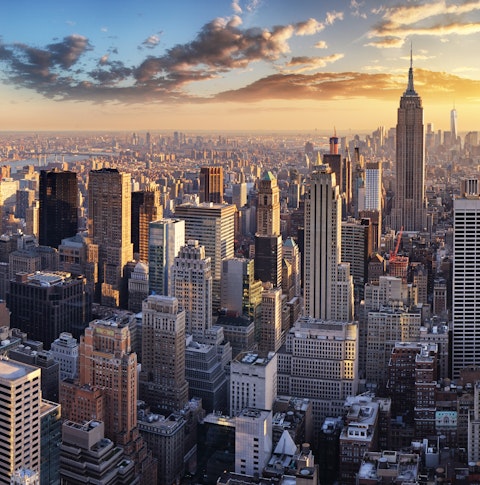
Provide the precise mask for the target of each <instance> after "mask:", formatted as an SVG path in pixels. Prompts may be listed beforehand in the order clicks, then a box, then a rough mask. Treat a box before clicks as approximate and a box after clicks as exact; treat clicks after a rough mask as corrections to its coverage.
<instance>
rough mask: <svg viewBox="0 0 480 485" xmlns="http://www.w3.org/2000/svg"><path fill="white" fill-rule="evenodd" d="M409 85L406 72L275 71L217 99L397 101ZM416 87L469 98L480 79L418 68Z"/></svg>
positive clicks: (425, 93)
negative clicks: (292, 72) (280, 72)
mask: <svg viewBox="0 0 480 485" xmlns="http://www.w3.org/2000/svg"><path fill="white" fill-rule="evenodd" d="M406 86H407V76H406V73H405V75H403V76H397V75H391V74H385V73H380V74H377V73H360V72H342V73H327V72H321V73H315V74H310V75H308V74H298V73H296V74H275V75H272V76H268V77H265V78H263V79H259V80H258V81H256V82H254V83H252V84H250V85H249V86H246V87H244V88H240V89H237V90H231V91H225V92H223V93H220V94H218V95H217V96H216V97H215V99H216V100H217V101H223V102H224V101H230V102H242V103H247V102H259V101H263V100H274V99H277V100H285V99H297V100H320V101H322V100H323V101H327V100H335V99H358V98H368V99H372V100H383V101H392V102H397V101H398V99H399V97H400V96H401V95H402V93H403V92H404V91H405V88H406ZM415 88H416V91H417V92H418V93H420V95H421V96H422V98H424V99H428V100H429V101H430V102H433V101H436V102H442V101H444V100H445V95H446V94H448V95H456V94H457V95H458V93H462V97H465V98H469V97H471V98H475V97H476V98H478V92H479V91H480V81H477V80H470V79H466V78H462V77H459V76H455V75H452V74H447V73H444V72H432V71H427V70H422V69H415ZM456 99H458V96H457V98H456Z"/></svg>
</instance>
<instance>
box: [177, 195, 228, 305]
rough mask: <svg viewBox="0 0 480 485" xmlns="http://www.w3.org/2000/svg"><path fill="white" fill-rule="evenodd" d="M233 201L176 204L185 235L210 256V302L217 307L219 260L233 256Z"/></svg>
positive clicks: (219, 276) (220, 275) (220, 264)
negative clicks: (225, 202) (211, 281)
mask: <svg viewBox="0 0 480 485" xmlns="http://www.w3.org/2000/svg"><path fill="white" fill-rule="evenodd" d="M235 211H236V208H235V206H234V205H229V204H215V203H212V202H205V203H202V204H192V203H187V204H181V205H179V206H177V207H176V208H175V216H176V217H178V218H179V219H183V220H184V221H185V237H186V239H187V240H188V239H196V240H198V242H199V243H200V244H201V245H202V246H204V247H205V256H207V257H210V258H211V260H212V277H213V291H212V305H213V309H214V310H216V309H217V308H219V307H220V282H221V278H222V260H223V259H224V258H232V257H233V256H234V239H235Z"/></svg>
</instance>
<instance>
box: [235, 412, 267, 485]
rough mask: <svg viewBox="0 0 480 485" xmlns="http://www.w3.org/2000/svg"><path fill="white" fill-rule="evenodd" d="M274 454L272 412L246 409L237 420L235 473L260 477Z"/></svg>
mask: <svg viewBox="0 0 480 485" xmlns="http://www.w3.org/2000/svg"><path fill="white" fill-rule="evenodd" d="M271 454H272V412H271V411H267V410H260V409H251V408H247V409H244V410H243V411H242V412H241V413H240V414H239V415H238V416H237V417H236V419H235V473H240V474H242V475H251V476H252V475H255V474H257V475H260V474H261V473H262V470H263V467H264V466H265V465H266V464H267V463H268V460H269V458H270V455H271Z"/></svg>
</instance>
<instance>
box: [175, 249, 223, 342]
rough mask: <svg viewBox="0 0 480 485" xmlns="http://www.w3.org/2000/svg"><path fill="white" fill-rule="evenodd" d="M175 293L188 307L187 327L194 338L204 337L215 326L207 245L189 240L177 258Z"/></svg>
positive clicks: (179, 301) (180, 302) (186, 308)
mask: <svg viewBox="0 0 480 485" xmlns="http://www.w3.org/2000/svg"><path fill="white" fill-rule="evenodd" d="M172 278H173V296H174V297H175V298H177V300H178V303H179V304H180V306H181V307H182V308H183V309H184V310H185V327H186V331H187V333H189V334H191V335H193V337H194V338H202V337H203V336H204V333H205V330H208V329H209V328H211V326H212V281H213V280H212V266H211V259H210V258H207V257H205V248H204V247H203V246H201V245H200V244H199V243H198V241H194V240H189V241H187V244H186V245H185V246H182V247H181V248H180V252H179V253H178V256H177V257H176V258H175V260H174V264H173V271H172Z"/></svg>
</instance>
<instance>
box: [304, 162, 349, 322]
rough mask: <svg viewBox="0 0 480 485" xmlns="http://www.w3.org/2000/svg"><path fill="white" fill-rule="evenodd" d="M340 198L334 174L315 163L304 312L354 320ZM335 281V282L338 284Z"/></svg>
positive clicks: (307, 211)
mask: <svg viewBox="0 0 480 485" xmlns="http://www.w3.org/2000/svg"><path fill="white" fill-rule="evenodd" d="M341 216H342V209H341V198H340V192H339V187H338V186H337V184H336V181H335V174H334V173H332V171H331V169H330V167H329V166H328V165H318V166H316V170H314V171H313V172H312V173H311V176H310V188H309V191H308V194H307V197H306V199H305V255H304V296H305V315H306V316H311V317H313V318H317V319H323V320H345V321H350V320H352V319H353V281H352V277H351V276H350V274H349V265H343V266H341V267H340V266H339V265H340V262H341ZM337 283H338V284H337Z"/></svg>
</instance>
